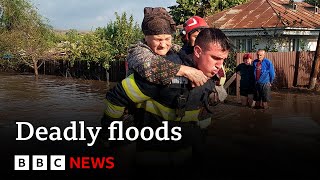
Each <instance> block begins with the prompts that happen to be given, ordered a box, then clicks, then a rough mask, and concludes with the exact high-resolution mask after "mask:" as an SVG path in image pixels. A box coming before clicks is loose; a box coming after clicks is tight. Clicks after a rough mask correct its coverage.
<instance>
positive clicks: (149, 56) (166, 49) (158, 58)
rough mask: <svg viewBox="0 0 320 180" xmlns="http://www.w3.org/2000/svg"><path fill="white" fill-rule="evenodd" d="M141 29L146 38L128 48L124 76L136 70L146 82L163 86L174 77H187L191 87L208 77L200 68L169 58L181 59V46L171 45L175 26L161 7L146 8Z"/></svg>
mask: <svg viewBox="0 0 320 180" xmlns="http://www.w3.org/2000/svg"><path fill="white" fill-rule="evenodd" d="M141 28H142V31H143V34H144V36H145V37H144V39H143V40H142V41H140V42H138V43H136V44H134V45H132V46H130V47H129V50H128V55H127V58H126V60H127V62H128V72H127V75H130V74H131V73H133V72H134V71H135V72H138V73H139V74H140V75H141V76H142V77H144V78H145V79H147V80H148V81H149V82H152V83H156V84H162V85H168V84H170V83H171V81H172V79H173V78H174V77H175V76H183V77H186V78H188V79H189V80H190V81H192V82H193V85H194V86H201V85H203V84H204V83H205V82H206V81H207V80H208V78H207V77H206V76H205V75H204V74H203V72H201V71H200V70H197V69H195V68H192V67H189V66H185V65H181V64H176V63H174V61H172V60H175V59H180V57H179V56H178V55H177V51H179V50H180V47H178V45H173V44H172V34H173V33H175V31H176V25H175V22H174V21H173V19H172V17H171V16H170V15H169V13H168V12H167V11H166V10H165V9H164V8H162V7H155V8H152V7H145V8H144V18H143V21H142V25H141Z"/></svg>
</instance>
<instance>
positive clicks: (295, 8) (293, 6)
mask: <svg viewBox="0 0 320 180" xmlns="http://www.w3.org/2000/svg"><path fill="white" fill-rule="evenodd" d="M297 7H298V5H297V4H296V3H295V2H294V3H293V4H292V8H293V10H297Z"/></svg>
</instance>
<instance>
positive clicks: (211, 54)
mask: <svg viewBox="0 0 320 180" xmlns="http://www.w3.org/2000/svg"><path fill="white" fill-rule="evenodd" d="M230 48H231V45H230V41H229V39H228V38H227V37H226V35H225V34H224V33H223V32H222V31H221V30H219V29H216V28H207V29H204V30H202V31H201V32H200V33H199V35H198V37H197V39H196V41H195V46H194V52H193V54H192V60H193V62H194V67H196V68H198V69H199V70H201V71H202V72H203V73H204V74H205V75H206V76H207V77H209V78H212V77H213V76H214V75H215V74H216V73H218V71H219V70H220V69H221V68H222V65H223V62H224V60H225V59H226V58H227V57H228V54H229V51H230ZM177 63H181V64H184V63H187V64H188V62H185V61H183V60H180V62H177ZM214 87H215V82H214V81H212V80H208V81H207V82H206V83H205V84H204V85H203V86H199V87H195V88H191V86H190V83H189V82H188V81H186V78H183V77H176V78H174V81H172V83H171V84H170V85H169V86H165V85H157V84H154V83H150V82H148V81H147V80H146V79H144V78H143V77H141V75H140V74H139V73H137V72H134V73H133V74H131V75H130V76H128V77H127V78H126V79H124V80H123V81H122V82H121V83H118V84H117V85H116V86H115V87H114V88H112V89H110V90H109V91H108V92H107V94H106V100H105V102H106V110H105V111H104V112H105V113H104V116H103V118H102V120H101V121H102V126H103V129H107V128H106V127H108V126H109V125H110V123H112V122H113V121H122V120H123V119H122V118H123V117H124V114H125V112H126V109H128V110H129V111H130V110H133V111H132V113H133V114H134V119H135V120H136V121H135V122H136V123H135V125H136V127H138V129H140V130H141V129H142V128H144V127H150V128H152V129H153V130H154V131H155V130H156V129H157V128H159V127H161V126H162V125H163V123H164V122H167V123H168V127H169V132H170V128H174V127H180V128H181V139H180V140H178V141H173V140H168V139H167V140H165V141H163V140H162V141H161V140H157V139H155V138H153V139H152V140H150V141H144V140H142V139H138V140H137V151H138V152H148V153H147V154H149V155H150V154H151V157H149V158H140V159H139V160H151V161H153V160H155V159H157V158H160V159H161V160H167V161H168V163H169V164H166V165H165V166H164V167H170V169H172V168H174V167H172V165H174V166H175V165H177V164H175V162H176V161H178V160H179V158H183V159H184V157H185V156H186V155H188V154H190V153H191V154H192V155H193V157H194V158H195V160H202V155H203V152H202V151H203V146H204V144H205V143H204V141H203V140H204V138H205V133H203V132H204V131H205V130H206V129H207V127H208V126H209V125H210V124H211V118H212V108H213V106H212V104H211V103H210V101H209V95H210V94H211V93H212V92H213V90H214ZM170 136H171V135H169V137H170ZM147 137H148V136H147ZM151 152H154V153H155V154H153V155H152V153H151ZM188 157H190V156H188ZM180 163H182V164H179V165H183V164H185V165H186V166H189V165H190V164H189V163H184V162H181V161H180ZM196 164H197V167H200V166H201V163H196ZM189 167H190V166H189ZM153 169H156V168H153ZM159 170H160V171H162V173H163V169H159ZM172 170H176V169H175V168H174V169H172ZM174 172H177V171H174ZM146 173H147V172H146Z"/></svg>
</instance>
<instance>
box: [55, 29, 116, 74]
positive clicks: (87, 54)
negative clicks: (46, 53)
mask: <svg viewBox="0 0 320 180" xmlns="http://www.w3.org/2000/svg"><path fill="white" fill-rule="evenodd" d="M59 44H60V46H59V48H60V51H62V52H65V53H66V55H67V56H66V58H67V59H68V60H70V61H72V62H73V61H74V60H79V61H87V62H102V63H103V65H104V67H105V68H108V67H109V63H108V60H109V59H111V58H112V57H111V53H110V52H112V49H113V47H112V46H111V45H110V43H109V42H108V41H107V40H106V39H102V38H100V34H99V33H98V32H97V31H96V32H89V33H84V34H81V33H79V32H77V31H76V30H70V31H68V32H67V33H66V40H65V41H64V42H62V43H59Z"/></svg>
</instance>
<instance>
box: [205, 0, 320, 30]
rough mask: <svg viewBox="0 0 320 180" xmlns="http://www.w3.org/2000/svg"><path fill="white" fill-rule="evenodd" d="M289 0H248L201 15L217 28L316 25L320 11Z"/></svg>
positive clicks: (305, 4) (314, 26)
mask: <svg viewBox="0 0 320 180" xmlns="http://www.w3.org/2000/svg"><path fill="white" fill-rule="evenodd" d="M294 3H295V4H296V5H297V6H296V9H294V8H293V4H290V3H289V0H251V1H249V2H247V3H245V4H241V5H238V6H235V7H233V8H230V9H227V10H224V11H221V12H219V13H216V14H214V15H212V16H208V17H206V18H205V20H206V21H207V23H208V24H209V26H212V27H216V28H220V29H255V28H287V27H290V28H312V29H316V28H320V14H319V13H320V12H318V13H315V7H314V6H312V5H310V4H307V3H305V2H294Z"/></svg>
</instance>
